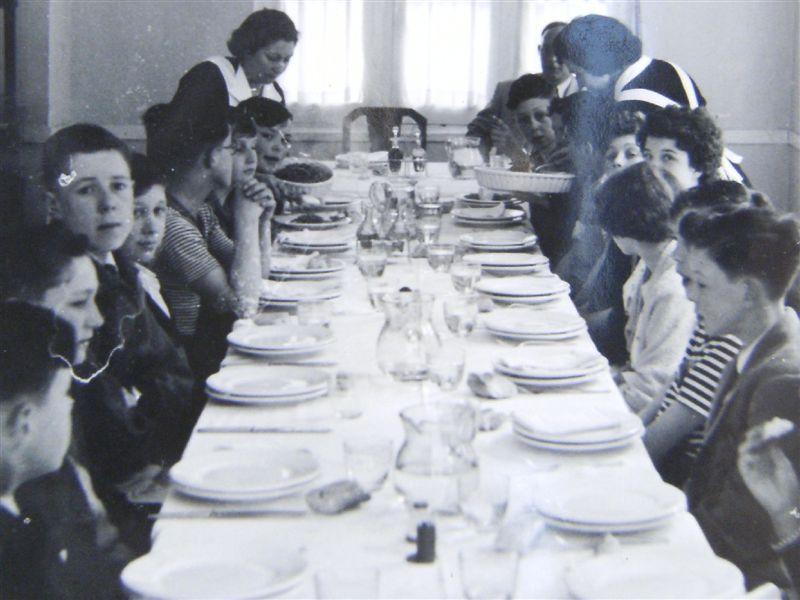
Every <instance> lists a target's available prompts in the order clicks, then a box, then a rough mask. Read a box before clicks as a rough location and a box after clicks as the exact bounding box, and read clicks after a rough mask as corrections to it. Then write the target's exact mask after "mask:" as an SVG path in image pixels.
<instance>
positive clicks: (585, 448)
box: [514, 430, 661, 532]
mask: <svg viewBox="0 0 800 600" xmlns="http://www.w3.org/2000/svg"><path fill="white" fill-rule="evenodd" d="M514 437H515V438H516V439H517V440H519V441H520V442H521V443H523V444H525V445H526V446H530V447H531V448H536V449H537V450H551V451H553V452H567V453H570V454H573V453H581V452H605V451H608V450H616V449H617V448H624V447H625V446H627V445H629V444H630V443H631V442H633V441H634V440H636V439H638V436H635V435H634V436H631V437H628V438H623V439H621V440H614V441H613V442H598V443H596V444H556V443H553V442H544V441H542V440H535V439H533V438H530V437H527V436H525V435H522V434H520V433H518V432H517V431H516V430H515V431H514ZM551 520H552V519H547V521H548V523H550V521H551ZM660 523H661V522H660V521H659V525H660ZM554 526H558V524H556V525H554ZM637 527H638V525H637ZM561 529H570V531H585V532H590V531H592V530H590V529H589V528H587V527H586V526H585V524H584V523H564V524H563V525H562V526H561ZM644 529H647V527H645V528H644ZM594 531H595V532H607V531H624V529H619V528H615V529H613V530H610V529H609V528H608V526H604V527H603V528H598V529H596V530H594ZM630 531H639V529H631V530H630Z"/></svg>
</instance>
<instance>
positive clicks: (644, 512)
mask: <svg viewBox="0 0 800 600" xmlns="http://www.w3.org/2000/svg"><path fill="white" fill-rule="evenodd" d="M536 509H537V510H538V511H539V512H540V513H541V514H542V516H544V517H545V518H552V519H556V520H558V521H560V522H565V523H571V524H574V525H576V526H580V525H581V524H587V525H593V526H608V527H614V526H624V525H630V524H641V523H649V522H655V521H658V520H659V519H665V518H668V517H671V516H672V515H674V514H676V513H678V512H680V511H682V510H685V509H686V498H685V497H684V495H683V492H681V491H680V490H679V489H678V488H675V487H672V486H671V485H668V484H666V483H663V482H661V481H658V482H655V481H653V480H641V479H638V478H623V477H601V476H600V475H596V476H594V477H583V478H581V479H577V480H571V481H568V482H567V484H566V485H563V486H560V487H559V488H558V490H557V491H556V492H555V493H552V494H549V495H541V496H540V497H539V498H537V500H536Z"/></svg>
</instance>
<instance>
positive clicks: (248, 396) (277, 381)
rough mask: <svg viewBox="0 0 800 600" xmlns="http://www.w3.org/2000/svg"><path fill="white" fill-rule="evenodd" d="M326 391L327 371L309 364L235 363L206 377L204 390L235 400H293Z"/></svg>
mask: <svg viewBox="0 0 800 600" xmlns="http://www.w3.org/2000/svg"><path fill="white" fill-rule="evenodd" d="M327 393H328V375H327V374H326V373H325V372H324V371H321V370H319V369H313V368H310V367H278V366H264V365H236V366H232V367H225V368H224V369H222V370H221V371H219V372H218V373H215V374H213V375H212V376H211V377H209V378H208V379H206V394H208V396H209V397H210V398H213V399H215V400H221V401H222V402H233V403H236V404H296V403H298V402H304V401H306V400H311V399H312V398H318V397H320V396H324V395H325V394H327Z"/></svg>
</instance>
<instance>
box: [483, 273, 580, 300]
mask: <svg viewBox="0 0 800 600" xmlns="http://www.w3.org/2000/svg"><path fill="white" fill-rule="evenodd" d="M475 289H476V290H477V291H479V292H482V293H484V294H489V295H491V296H508V297H509V299H513V298H527V297H531V296H552V295H554V294H564V293H568V292H569V284H568V283H567V282H566V281H564V280H562V279H561V278H559V277H558V276H557V275H550V274H543V275H539V276H530V275H529V276H525V277H505V278H503V279H482V280H480V281H479V282H478V283H477V284H476V285H475Z"/></svg>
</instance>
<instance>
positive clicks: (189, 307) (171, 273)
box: [154, 202, 234, 336]
mask: <svg viewBox="0 0 800 600" xmlns="http://www.w3.org/2000/svg"><path fill="white" fill-rule="evenodd" d="M233 251H234V248H233V241H232V240H231V239H230V238H229V237H228V236H227V235H226V234H225V232H224V231H223V230H222V228H221V227H220V224H219V221H218V220H217V217H216V215H215V214H214V211H213V209H212V208H211V207H210V206H209V205H208V204H206V205H205V206H203V208H201V209H200V211H199V212H198V213H197V215H196V217H193V216H192V215H190V214H188V213H187V212H186V211H184V210H183V209H182V208H181V207H180V206H179V205H178V204H177V203H175V202H170V206H169V207H168V208H167V224H166V229H165V231H164V241H163V242H162V244H161V247H160V249H159V252H158V255H157V256H156V261H155V264H154V268H155V271H156V274H157V275H158V279H159V281H160V282H161V293H162V295H163V296H164V299H165V300H166V301H167V304H168V305H169V309H170V311H171V312H172V318H173V320H174V321H175V328H176V329H177V331H178V333H179V334H180V335H181V336H192V335H194V333H195V330H196V328H197V317H198V315H199V314H200V306H201V299H200V296H199V295H197V294H196V293H195V292H194V291H193V290H192V289H191V286H192V284H193V283H195V282H196V281H198V280H199V279H201V278H202V277H205V276H206V275H208V274H209V273H211V272H212V271H214V270H215V269H218V268H221V269H223V270H224V271H225V272H228V270H229V268H230V266H231V263H232V262H233Z"/></svg>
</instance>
